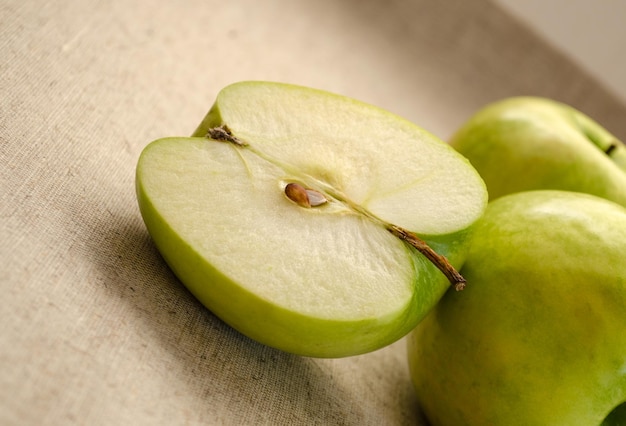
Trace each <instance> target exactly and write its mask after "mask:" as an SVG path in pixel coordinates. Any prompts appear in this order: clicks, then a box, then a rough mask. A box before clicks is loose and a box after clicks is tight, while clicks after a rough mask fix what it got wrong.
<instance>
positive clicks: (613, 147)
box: [450, 97, 626, 206]
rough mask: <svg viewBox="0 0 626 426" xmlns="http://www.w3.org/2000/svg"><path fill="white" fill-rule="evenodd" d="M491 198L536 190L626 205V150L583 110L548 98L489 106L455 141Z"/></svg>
mask: <svg viewBox="0 0 626 426" xmlns="http://www.w3.org/2000/svg"><path fill="white" fill-rule="evenodd" d="M450 144H451V145H452V146H453V147H454V148H455V149H456V150H457V151H459V152H460V153H461V154H463V155H464V156H466V157H467V158H468V159H469V160H470V162H471V163H472V165H473V166H474V167H475V168H476V169H477V170H478V172H479V173H480V174H481V176H482V177H483V178H484V180H485V183H486V184H487V189H488V191H489V197H490V199H492V200H493V199H495V198H498V197H500V196H502V195H505V194H510V193H513V192H519V191H524V190H532V189H559V190H568V191H576V192H585V193H589V194H593V195H597V196H600V197H603V198H606V199H609V200H612V201H615V202H617V203H619V204H621V205H623V206H626V146H625V145H624V144H623V143H622V142H620V141H619V140H617V139H616V138H615V137H614V136H613V135H612V134H610V133H609V132H608V131H607V130H606V129H604V128H603V127H602V126H600V125H599V124H598V123H597V122H595V121H594V120H592V119H591V118H590V117H588V116H587V115H585V114H583V113H582V112H580V111H578V110H576V109H574V108H572V107H570V106H568V105H565V104H563V103H560V102H556V101H553V100H550V99H546V98H539V97H515V98H508V99H504V100H501V101H498V102H494V103H492V104H489V105H487V106H486V107H484V108H483V109H481V110H480V111H478V112H477V113H476V114H475V115H474V116H472V117H471V118H470V119H469V120H468V121H467V122H466V123H465V124H464V125H463V126H462V127H461V128H460V129H459V130H458V131H457V132H456V133H455V134H454V135H453V137H452V138H451V140H450Z"/></svg>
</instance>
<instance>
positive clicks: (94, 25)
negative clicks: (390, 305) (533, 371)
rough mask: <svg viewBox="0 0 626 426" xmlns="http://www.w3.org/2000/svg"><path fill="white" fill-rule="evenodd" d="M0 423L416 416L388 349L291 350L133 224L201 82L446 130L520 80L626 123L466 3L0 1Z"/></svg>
mask: <svg viewBox="0 0 626 426" xmlns="http://www.w3.org/2000/svg"><path fill="white" fill-rule="evenodd" d="M0 16H1V17H2V19H0V58H1V60H0V95H1V98H0V99H1V101H0V241H2V244H1V245H0V262H1V263H0V286H1V287H0V291H1V292H2V303H0V424H2V425H196V424H208V425H240V424H268V425H269V424H272V425H287V424H289V425H314V424H320V425H335V424H336V425H409V424H420V416H419V410H418V408H417V405H416V401H415V398H414V394H413V391H412V388H411V383H410V380H409V378H408V373H407V365H406V360H405V356H404V342H403V341H400V342H398V343H396V344H394V345H392V346H390V347H388V348H385V349H382V350H380V351H377V352H374V353H371V354H367V355H363V356H359V357H354V358H346V359H339V360H316V359H308V358H301V357H296V356H292V355H289V354H285V353H281V352H278V351H276V350H273V349H270V348H267V347H263V346H260V345H258V344H256V343H254V342H252V341H250V340H249V339H247V338H245V337H242V336H241V335H239V334H238V333H236V332H234V331H233V330H232V329H230V328H229V327H228V326H226V325H224V324H223V323H222V322H221V321H219V320H218V319H217V318H216V317H215V316H213V315H212V314H211V313H210V312H209V311H207V310H206V309H204V308H203V307H202V306H200V305H199V303H197V302H196V301H195V300H194V299H193V297H191V296H190V294H189V293H188V292H187V291H186V290H185V289H184V288H183V286H182V285H181V284H180V282H178V281H177V280H176V278H175V277H174V276H173V275H172V274H171V273H170V271H169V270H168V268H167V267H166V266H165V265H164V263H163V261H162V260H161V258H160V257H159V255H158V253H157V252H156V250H155V248H154V246H153V245H152V243H151V241H150V238H149V236H148V235H147V233H146V231H145V228H144V226H143V223H142V221H141V218H140V216H139V212H138V209H137V205H136V200H135V195H134V187H133V185H134V167H135V164H136V161H137V157H138V155H139V153H140V152H141V150H142V148H143V147H144V146H145V145H146V144H147V143H148V142H150V141H151V140H153V139H156V138H159V137H162V136H170V135H187V134H189V133H191V132H192V131H193V130H194V128H195V126H196V125H197V124H198V122H199V120H200V119H201V118H202V116H203V115H204V113H205V112H206V110H207V109H208V108H209V106H210V105H211V103H212V102H213V99H214V97H215V95H216V93H217V91H218V90H219V89H220V88H221V87H223V86H224V85H226V84H228V83H231V82H234V81H237V80H244V79H268V80H278V81H286V82H292V83H298V84H304V85H309V86H314V87H318V88H322V89H327V90H331V91H334V92H338V93H342V94H345V95H349V96H353V97H355V98H358V99H361V100H364V101H367V102H371V103H373V104H376V105H379V106H382V107H386V108H388V109H390V110H391V111H393V112H396V113H398V114H401V115H403V116H405V117H407V118H409V119H411V120H413V121H415V122H417V123H419V124H420V125H422V126H423V127H425V128H426V129H428V130H430V131H432V132H434V133H435V134H438V135H440V136H441V137H442V138H447V137H448V136H449V135H450V134H451V133H452V132H453V131H454V129H455V128H456V127H457V126H458V125H460V123H462V122H463V120H465V119H466V118H467V117H468V116H469V115H470V114H471V113H472V112H473V111H474V110H475V109H477V108H478V107H480V106H482V105H483V104H485V103H486V102H489V101H491V100H494V99H498V98H501V97H505V96H510V95H517V94H540V95H545V96H550V97H554V98H557V99H559V100H562V101H565V102H568V103H570V104H572V105H574V106H576V107H578V108H580V109H582V110H584V111H585V112H587V113H589V114H590V115H592V116H593V117H595V118H596V119H598V120H599V121H601V122H602V123H604V124H605V125H606V126H607V127H608V128H609V129H611V130H612V131H613V132H615V133H616V134H617V135H618V136H619V137H621V138H622V139H624V138H625V137H626V121H625V120H623V117H624V112H625V109H624V105H623V103H621V101H620V100H619V98H618V97H616V96H614V95H612V94H611V93H609V92H608V91H607V90H605V89H603V88H602V87H600V86H599V85H598V83H597V82H596V81H594V80H593V79H591V78H590V77H589V76H588V74H586V72H583V71H581V69H580V68H579V67H578V66H576V65H575V64H573V63H572V62H570V61H569V60H568V59H567V58H566V57H565V56H564V55H562V54H561V53H558V52H556V51H554V50H552V49H550V48H548V47H546V46H545V44H544V42H543V41H542V40H540V39H539V38H537V37H536V36H534V35H532V34H530V33H529V32H528V30H527V28H526V27H525V26H523V25H520V24H518V23H517V22H516V21H514V20H512V19H511V18H510V17H509V16H508V15H507V14H505V13H503V12H502V11H501V10H499V9H497V8H496V7H494V6H493V4H491V3H488V2H486V1H482V0H473V1H469V2H468V1H463V0H451V1H447V2H429V1H426V0H414V1H403V0H384V1H383V0H344V1H341V2H337V1H332V0H291V1H287V0H266V1H263V2H259V1H255V0H232V1H228V2H225V1H216V0H203V1H200V0H189V1H187V2H170V1H166V0H154V1H148V0H110V1H98V0H50V1H43V0H33V1H26V2H25V1H23V0H0Z"/></svg>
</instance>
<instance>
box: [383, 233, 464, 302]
mask: <svg viewBox="0 0 626 426" xmlns="http://www.w3.org/2000/svg"><path fill="white" fill-rule="evenodd" d="M387 230H388V231H389V232H391V233H392V234H393V235H395V236H396V237H398V238H399V239H400V240H402V241H404V242H405V243H407V244H409V245H410V246H411V247H413V248H415V249H416V250H417V251H419V252H420V253H422V254H423V255H424V256H425V257H426V258H427V259H428V260H430V261H431V262H432V263H433V264H434V265H435V266H436V267H437V269H439V270H440V271H441V272H443V274H444V275H445V276H446V277H447V278H448V280H449V281H450V284H452V285H453V286H454V289H455V290H456V291H461V290H463V289H464V288H465V285H466V283H467V281H466V280H465V278H464V277H463V276H462V275H461V274H460V273H459V272H458V271H457V270H456V269H455V268H454V266H452V265H451V264H450V262H449V261H448V259H446V257H445V256H442V255H440V254H439V253H437V252H436V251H435V250H433V249H432V248H431V247H430V246H429V245H428V244H426V242H425V241H424V240H422V239H420V238H419V237H418V236H417V235H415V234H414V233H412V232H409V231H407V230H406V229H403V228H400V227H399V226H396V225H388V226H387Z"/></svg>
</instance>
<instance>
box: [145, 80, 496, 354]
mask: <svg viewBox="0 0 626 426" xmlns="http://www.w3.org/2000/svg"><path fill="white" fill-rule="evenodd" d="M136 183H137V196H138V200H139V206H140V210H141V213H142V216H143V218H144V221H145V223H146V226H147V228H148V231H149V233H150V234H151V236H152V238H153V240H154V241H155V244H156V246H157V247H158V249H159V251H160V252H161V253H162V255H163V257H164V258H165V260H166V261H167V263H168V264H169V265H170V267H171V268H172V270H173V271H174V272H175V274H176V275H177V276H178V277H179V278H180V280H181V281H182V282H183V283H184V284H185V285H186V286H187V287H188V288H189V289H190V291H191V292H192V293H193V294H194V295H195V296H196V297H197V298H198V299H199V300H200V301H201V302H202V303H203V304H204V305H205V306H206V307H208V308H209V309H210V310H211V311H213V312H214V313H215V314H216V315H218V316H219V317H220V318H222V319H223V320H224V321H225V322H227V323H228V324H230V325H231V326H232V327H234V328H235V329H237V330H239V331H240V332H242V333H243V334H245V335H247V336H249V337H251V338H253V339H255V340H257V341H259V342H261V343H263V344H266V345H269V346H273V347H276V348H279V349H281V350H284V351H288V352H292V353H296V354H301V355H306V356H315V357H341V356H349V355H356V354H360V353H364V352H368V351H372V350H375V349H378V348H381V347H383V346H385V345H387V344H390V343H392V342H393V341H395V340H397V339H399V338H400V337H402V336H404V335H405V334H407V333H408V332H409V331H410V330H411V329H412V328H414V327H415V325H416V324H417V323H418V322H419V321H420V320H421V319H422V318H423V317H424V316H425V315H426V313H427V312H428V311H429V310H430V309H431V308H432V307H433V306H434V305H435V304H436V303H437V301H438V300H439V299H440V297H441V296H442V295H443V293H444V292H445V291H446V289H447V288H448V287H449V285H450V281H452V282H454V284H455V285H457V286H458V287H462V286H463V279H462V277H460V275H458V273H457V272H456V270H455V267H456V268H458V267H460V265H461V264H462V262H463V260H464V258H465V254H466V251H467V247H466V242H467V240H468V239H467V236H468V233H469V232H470V229H471V226H472V224H473V223H474V222H475V221H476V220H477V219H478V218H479V217H480V216H481V215H482V213H483V211H484V208H485V206H486V202H487V194H486V189H485V186H484V183H483V181H482V179H481V178H480V176H479V175H478V173H477V172H476V171H475V170H474V169H473V168H472V167H471V166H470V164H469V162H468V161H467V160H465V158H463V157H462V156H461V155H460V154H458V153H457V152H456V151H454V150H453V149H452V148H451V147H449V146H448V145H447V144H445V143H444V142H442V141H440V140H439V139H438V138H436V137H435V136H433V135H432V134H430V133H428V132H426V131H424V130H422V129H421V128H419V127H417V126H415V125H414V124H412V123H410V122H408V121H406V120H404V119H402V118H400V117H397V116H395V115H393V114H391V113H389V112H386V111H383V110H381V109H379V108H376V107H373V106H371V105H367V104H365V103H361V102H358V101H355V100H352V99H348V98H345V97H341V96H338V95H333V94H330V93H327V92H323V91H319V90H314V89H309V88H304V87H299V86H293V85H287V84H279V83H268V82H242V83H236V84H233V85H231V86H228V87H226V88H225V89H223V90H222V91H221V92H220V93H219V95H218V97H217V100H216V102H215V104H214V106H213V107H212V108H211V110H210V111H209V113H208V114H207V116H206V117H205V119H204V120H203V121H202V123H201V125H200V126H199V128H198V129H197V130H196V132H195V133H194V135H193V137H177V138H165V139H160V140H157V141H155V142H153V143H151V144H150V145H148V146H147V147H146V148H145V150H144V151H143V153H142V154H141V157H140V159H139V162H138V165H137V177H136Z"/></svg>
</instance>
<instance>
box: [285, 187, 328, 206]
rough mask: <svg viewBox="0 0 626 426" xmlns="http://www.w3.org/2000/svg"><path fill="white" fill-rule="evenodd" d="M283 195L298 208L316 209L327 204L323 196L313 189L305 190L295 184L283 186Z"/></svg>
mask: <svg viewBox="0 0 626 426" xmlns="http://www.w3.org/2000/svg"><path fill="white" fill-rule="evenodd" d="M285 195H286V196H287V198H289V199H290V200H291V201H293V202H294V203H296V204H297V205H299V206H300V207H306V208H310V207H317V206H321V205H322V204H325V203H327V202H328V200H327V199H326V197H324V194H322V193H321V192H319V191H316V190H314V189H307V188H305V187H304V186H302V185H300V184H297V183H293V182H292V183H289V184H287V186H285Z"/></svg>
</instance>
